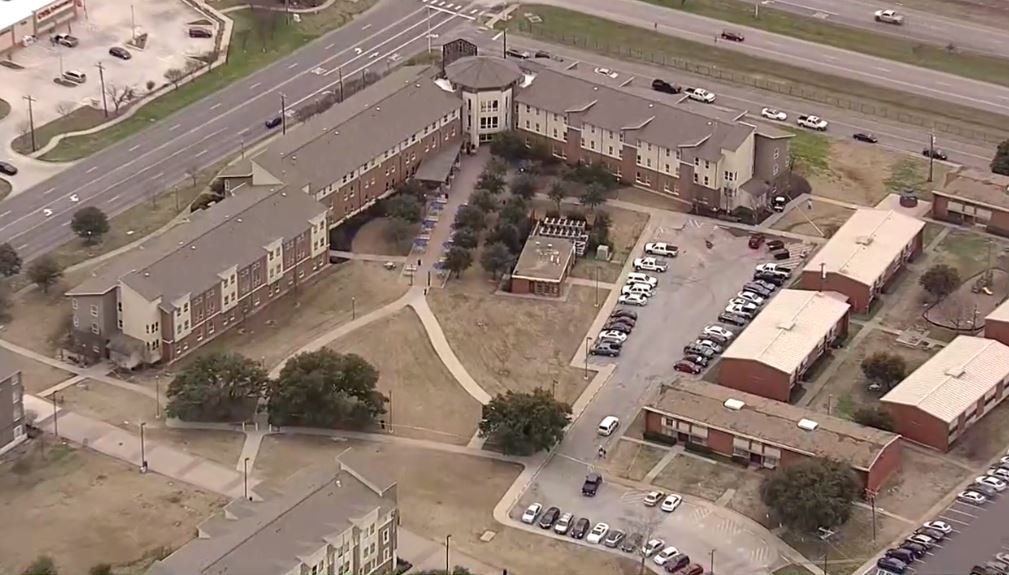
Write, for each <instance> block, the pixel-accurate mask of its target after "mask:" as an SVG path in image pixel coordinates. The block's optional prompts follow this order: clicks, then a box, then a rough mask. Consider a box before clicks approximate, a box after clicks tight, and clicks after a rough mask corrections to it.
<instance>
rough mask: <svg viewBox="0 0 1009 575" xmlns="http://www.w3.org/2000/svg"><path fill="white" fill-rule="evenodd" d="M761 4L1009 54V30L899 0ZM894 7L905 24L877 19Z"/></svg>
mask: <svg viewBox="0 0 1009 575" xmlns="http://www.w3.org/2000/svg"><path fill="white" fill-rule="evenodd" d="M760 4H761V6H762V7H763V6H767V7H768V8H775V9H778V10H785V11H788V12H794V13H796V14H800V15H802V16H807V17H810V18H819V19H822V20H824V21H826V22H834V23H837V24H847V25H848V26H857V27H859V28H867V29H870V30H873V31H875V32H878V33H880V34H891V35H894V36H903V37H906V38H912V39H914V40H919V41H921V42H928V43H930V44H939V45H941V46H946V45H948V44H950V43H952V44H953V45H954V46H957V47H959V48H965V49H969V50H973V51H975V52H985V53H989V54H994V55H999V56H1005V54H1006V52H1007V51H1009V32H1007V31H1006V30H999V29H998V28H992V27H987V26H980V25H978V24H975V23H972V22H965V21H963V20H954V19H952V18H947V17H945V16H939V15H936V14H932V13H930V12H925V11H922V10H908V9H906V8H904V7H902V6H900V5H899V2H893V3H885V2H871V1H868V2H867V1H864V0H845V1H844V2H838V1H837V0H760ZM886 8H890V9H894V10H897V11H898V12H899V13H900V14H903V15H904V17H905V20H904V24H903V25H902V26H894V25H892V24H881V23H878V22H876V21H875V20H874V19H873V14H874V13H875V12H876V10H880V9H886Z"/></svg>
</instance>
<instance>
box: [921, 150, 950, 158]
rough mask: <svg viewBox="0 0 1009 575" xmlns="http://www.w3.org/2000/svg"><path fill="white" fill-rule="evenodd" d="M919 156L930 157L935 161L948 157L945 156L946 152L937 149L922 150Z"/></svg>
mask: <svg viewBox="0 0 1009 575" xmlns="http://www.w3.org/2000/svg"><path fill="white" fill-rule="evenodd" d="M921 155H923V156H925V157H926V158H927V157H929V156H931V157H933V158H935V159H936V160H948V159H949V156H947V155H946V152H944V151H942V150H940V149H939V148H925V149H924V150H922V151H921Z"/></svg>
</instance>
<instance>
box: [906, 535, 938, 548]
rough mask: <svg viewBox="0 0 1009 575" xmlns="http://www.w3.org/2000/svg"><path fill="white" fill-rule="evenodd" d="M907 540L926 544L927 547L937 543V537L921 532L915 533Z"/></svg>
mask: <svg viewBox="0 0 1009 575" xmlns="http://www.w3.org/2000/svg"><path fill="white" fill-rule="evenodd" d="M905 541H910V542H911V543H918V544H920V545H924V546H925V547H929V548H930V547H932V546H933V545H935V544H936V543H937V541H936V540H935V539H932V538H931V537H929V536H928V535H922V534H921V533H915V534H914V535H912V536H910V537H908V538H907V539H905Z"/></svg>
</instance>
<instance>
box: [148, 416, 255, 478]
mask: <svg viewBox="0 0 1009 575" xmlns="http://www.w3.org/2000/svg"><path fill="white" fill-rule="evenodd" d="M144 433H145V435H146V436H147V441H153V442H155V443H160V444H162V445H166V446H169V447H172V448H173V449H178V450H179V451H184V452H186V453H189V454H191V455H192V456H193V457H200V458H203V459H207V460H210V461H214V462H217V463H220V464H221V465H223V466H225V467H228V468H233V467H234V466H235V464H236V463H238V461H239V456H240V455H241V454H242V445H243V444H244V443H245V435H244V434H241V433H238V432H234V431H210V430H204V429H171V428H167V427H151V426H150V425H148V426H147V427H146V428H145V432H144Z"/></svg>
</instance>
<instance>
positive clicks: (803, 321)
mask: <svg viewBox="0 0 1009 575" xmlns="http://www.w3.org/2000/svg"><path fill="white" fill-rule="evenodd" d="M849 309H851V306H850V305H848V303H847V298H845V297H844V296H843V295H841V294H839V293H837V292H817V291H806V290H792V289H785V290H781V292H779V293H778V294H777V295H776V296H774V299H772V300H771V301H770V302H769V303H768V304H767V307H765V308H764V309H763V310H762V311H761V312H760V314H759V315H757V317H755V318H754V319H753V321H752V322H751V323H750V325H749V326H747V328H746V329H745V330H743V333H741V334H739V336H738V337H737V338H736V340H735V341H734V342H732V344H731V345H730V346H729V348H728V349H726V350H725V353H724V354H723V355H722V357H723V358H726V359H728V358H734V359H748V360H752V361H757V362H760V363H763V364H765V365H768V366H770V367H773V368H774V369H777V370H779V371H782V372H784V373H795V372H796V371H798V370H799V368H800V367H801V366H802V362H803V361H804V360H805V359H806V358H808V357H809V356H810V354H812V353H813V350H815V349H816V348H817V347H818V346H820V345H822V344H823V341H824V338H826V336H827V334H828V333H829V332H830V330H831V329H832V328H833V327H834V326H835V325H837V322H839V321H841V318H843V317H844V315H845V314H846V313H848V310H849Z"/></svg>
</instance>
